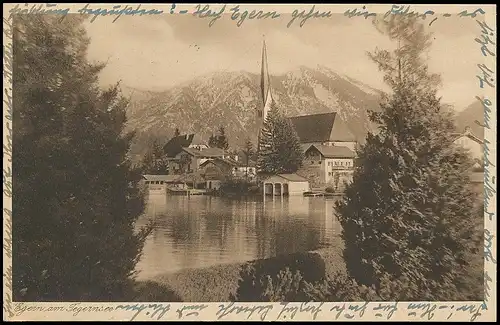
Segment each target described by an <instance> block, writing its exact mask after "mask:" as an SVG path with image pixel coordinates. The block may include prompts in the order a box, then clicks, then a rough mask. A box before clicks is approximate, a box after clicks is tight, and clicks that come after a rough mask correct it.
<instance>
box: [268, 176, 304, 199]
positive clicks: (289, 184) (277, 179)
mask: <svg viewBox="0 0 500 325" xmlns="http://www.w3.org/2000/svg"><path fill="white" fill-rule="evenodd" d="M309 190H310V188H309V181H308V180H307V179H306V178H304V177H302V176H299V175H297V174H278V175H272V176H269V177H268V178H266V179H264V181H263V192H264V193H263V194H264V195H272V196H276V195H277V196H285V195H303V194H304V193H306V192H309Z"/></svg>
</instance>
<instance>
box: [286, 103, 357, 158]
mask: <svg viewBox="0 0 500 325" xmlns="http://www.w3.org/2000/svg"><path fill="white" fill-rule="evenodd" d="M289 119H290V121H291V122H292V125H293V126H294V128H295V131H296V132H297V135H298V137H299V139H300V143H301V144H303V145H313V144H314V145H323V146H343V147H347V148H349V149H350V150H352V151H355V150H356V143H357V142H356V137H355V136H354V135H353V133H352V132H351V131H350V130H349V127H348V126H347V124H346V123H345V122H344V121H343V120H342V118H341V117H340V115H339V114H338V113H336V112H331V113H322V114H311V115H302V116H295V117H290V118H289Z"/></svg>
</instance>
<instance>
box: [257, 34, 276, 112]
mask: <svg viewBox="0 0 500 325" xmlns="http://www.w3.org/2000/svg"><path fill="white" fill-rule="evenodd" d="M260 87H261V92H262V109H261V110H259V117H260V118H262V121H264V120H265V119H266V117H267V113H268V112H269V110H270V109H271V102H272V100H273V96H272V92H271V78H270V77H269V71H268V65H267V48H266V40H264V41H263V45H262V66H261V71H260Z"/></svg>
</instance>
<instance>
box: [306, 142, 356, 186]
mask: <svg viewBox="0 0 500 325" xmlns="http://www.w3.org/2000/svg"><path fill="white" fill-rule="evenodd" d="M354 158H355V153H354V152H353V151H352V150H351V149H349V148H348V147H344V146H326V145H310V146H309V147H308V148H307V149H306V150H305V152H304V161H303V164H302V168H300V169H299V171H297V173H298V174H299V175H301V176H303V177H305V178H307V179H308V180H309V182H310V183H311V185H312V186H313V187H322V186H331V187H333V188H334V189H336V190H339V189H340V188H341V187H342V185H343V184H344V181H347V182H350V181H351V179H352V173H353V172H354Z"/></svg>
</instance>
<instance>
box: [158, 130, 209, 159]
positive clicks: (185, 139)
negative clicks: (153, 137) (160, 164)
mask: <svg viewBox="0 0 500 325" xmlns="http://www.w3.org/2000/svg"><path fill="white" fill-rule="evenodd" d="M199 144H205V143H204V142H203V141H202V140H201V138H200V137H199V136H197V135H196V134H182V135H179V136H176V137H173V138H172V139H170V140H169V141H168V142H167V143H166V144H165V145H164V146H163V152H164V153H165V154H166V155H167V157H174V156H175V155H177V154H178V153H179V152H181V151H182V148H188V147H189V146H191V145H199Z"/></svg>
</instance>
